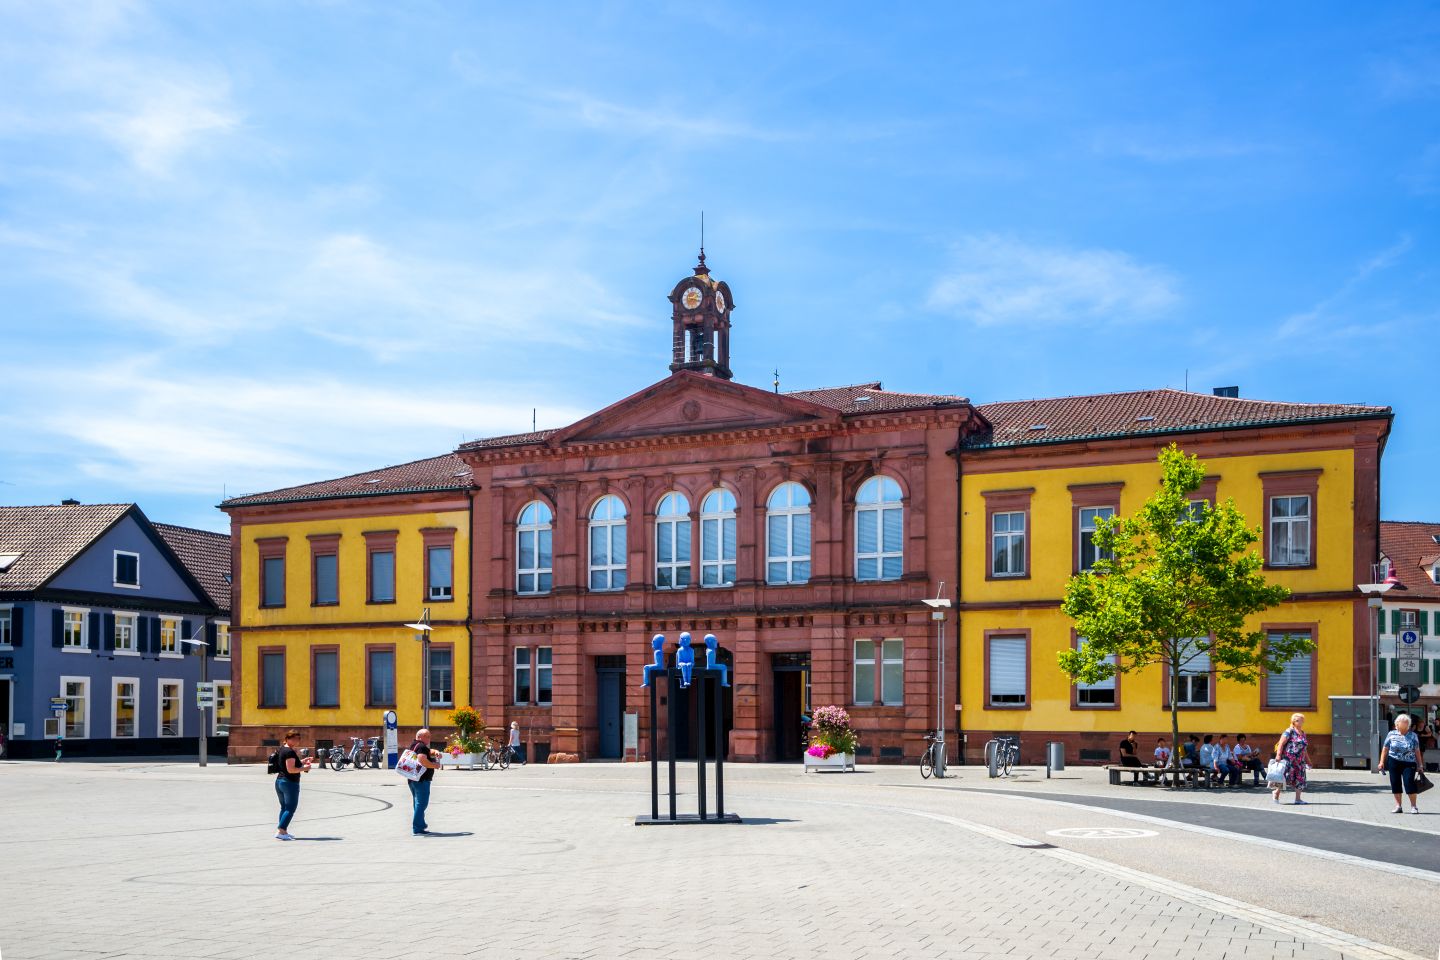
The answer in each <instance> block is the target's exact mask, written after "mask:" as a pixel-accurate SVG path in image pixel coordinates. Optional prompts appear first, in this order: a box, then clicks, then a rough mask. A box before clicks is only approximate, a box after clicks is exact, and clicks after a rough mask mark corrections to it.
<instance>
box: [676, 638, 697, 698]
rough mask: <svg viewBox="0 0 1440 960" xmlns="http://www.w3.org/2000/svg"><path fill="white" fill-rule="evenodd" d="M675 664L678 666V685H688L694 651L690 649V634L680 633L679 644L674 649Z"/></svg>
mask: <svg viewBox="0 0 1440 960" xmlns="http://www.w3.org/2000/svg"><path fill="white" fill-rule="evenodd" d="M675 666H677V667H679V668H680V686H681V687H682V688H684V687H688V686H690V672H691V671H692V670H694V669H695V651H694V650H692V649H690V634H689V633H688V632H686V633H682V634H680V646H679V648H677V649H676V651H675Z"/></svg>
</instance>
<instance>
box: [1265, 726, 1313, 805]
mask: <svg viewBox="0 0 1440 960" xmlns="http://www.w3.org/2000/svg"><path fill="white" fill-rule="evenodd" d="M1275 757H1276V759H1278V760H1281V761H1284V763H1285V784H1284V786H1285V787H1288V788H1289V789H1291V790H1294V791H1295V802H1296V804H1299V805H1301V806H1303V805H1304V804H1305V801H1304V800H1303V799H1301V797H1300V795H1301V794H1302V793H1304V792H1305V783H1306V779H1305V772H1306V771H1307V770H1309V769H1310V741H1308V740H1306V739H1305V715H1304V714H1303V713H1292V714H1291V715H1290V726H1289V727H1288V728H1287V729H1286V730H1285V732H1284V733H1282V734H1280V739H1279V740H1278V741H1277V742H1276V744H1275ZM1281 789H1283V788H1282V787H1280V786H1275V787H1273V788H1272V789H1271V791H1270V792H1271V795H1272V796H1274V798H1275V802H1276V803H1279V802H1280V791H1281Z"/></svg>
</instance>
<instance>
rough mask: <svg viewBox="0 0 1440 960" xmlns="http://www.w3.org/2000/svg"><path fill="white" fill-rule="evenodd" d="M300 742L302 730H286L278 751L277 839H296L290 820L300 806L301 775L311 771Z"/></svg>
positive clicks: (276, 779)
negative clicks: (297, 749) (292, 832)
mask: <svg viewBox="0 0 1440 960" xmlns="http://www.w3.org/2000/svg"><path fill="white" fill-rule="evenodd" d="M299 742H300V731H299V730H289V731H286V733H285V737H284V739H283V740H282V741H281V745H280V749H279V750H278V751H276V754H277V756H276V760H277V761H278V764H279V767H280V772H279V773H277V774H275V795H276V796H277V797H279V798H280V823H279V826H278V827H276V830H275V839H276V840H294V839H295V838H294V837H293V836H291V834H290V821H291V820H292V819H294V817H295V810H296V808H297V807H299V806H300V775H301V774H305V773H309V772H310V758H309V757H306V758H305V759H304V760H301V759H300V754H299V752H297V751H296V749H295V745H296V744H297V743H299Z"/></svg>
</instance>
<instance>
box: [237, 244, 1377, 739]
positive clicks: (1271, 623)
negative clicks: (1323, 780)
mask: <svg viewBox="0 0 1440 960" xmlns="http://www.w3.org/2000/svg"><path fill="white" fill-rule="evenodd" d="M669 301H670V305H671V348H672V349H671V363H670V366H669V371H668V376H666V377H664V379H661V380H659V381H658V382H656V383H654V384H652V385H651V386H648V387H646V388H645V389H643V390H640V391H639V392H638V393H635V394H633V395H631V396H629V397H626V398H625V399H623V400H620V401H618V402H617V403H615V404H613V405H611V406H609V407H607V408H605V409H603V410H600V411H599V412H597V413H594V414H592V415H591V416H588V417H586V418H584V419H582V420H580V421H579V422H576V423H573V424H570V425H569V426H566V427H564V428H561V429H556V430H543V431H537V432H532V433H525V434H518V435H513V436H505V437H495V438H490V439H485V440H478V441H474V442H470V443H466V444H464V445H462V446H461V447H460V448H459V449H457V450H454V451H451V452H448V453H445V454H442V455H440V456H437V457H433V458H429V459H427V460H422V461H416V462H414V463H409V464H401V465H399V466H394V467H386V468H382V469H377V470H371V471H366V472H364V473H361V474H356V475H354V476H351V477H343V478H338V479H334V480H326V481H321V482H318V483H311V484H306V485H302V486H299V487H291V488H286V489H283V490H275V491H270V492H267V493H261V494H253V495H249V496H245V497H238V498H234V499H231V500H227V501H226V502H225V503H224V504H222V508H223V509H224V510H226V511H227V512H228V513H229V514H230V516H231V519H232V544H233V550H234V566H235V571H236V576H235V590H236V598H237V599H236V602H235V604H234V607H235V611H234V614H233V616H234V617H235V618H236V620H237V622H236V623H235V625H234V628H233V629H234V633H235V642H236V644H237V649H238V650H239V651H240V652H239V654H238V656H237V660H236V664H237V666H236V668H235V669H236V673H237V678H236V684H237V689H238V690H239V691H240V694H239V698H238V701H237V703H236V705H235V716H234V717H233V718H232V724H231V745H232V755H233V756H234V757H235V758H237V759H253V758H255V757H258V756H260V755H261V754H262V753H263V752H265V750H266V745H267V744H268V743H269V742H271V741H273V740H274V739H275V737H276V735H277V733H278V732H279V731H280V730H281V729H282V728H284V727H291V726H295V727H300V728H302V729H303V730H304V731H305V733H306V737H307V742H308V741H312V740H313V741H315V742H319V741H322V740H334V741H337V742H343V738H344V737H346V736H349V735H351V734H356V735H358V734H361V733H364V734H373V733H374V732H375V728H376V726H377V725H378V717H379V713H380V712H381V711H383V710H386V709H395V710H396V711H397V713H399V715H400V721H401V723H402V725H404V726H406V727H414V726H417V725H418V724H419V718H420V716H421V714H422V709H423V708H424V707H425V706H426V705H428V706H429V708H430V710H431V712H432V714H433V715H434V717H435V719H433V720H432V725H434V726H437V727H443V726H444V725H445V719H444V718H445V717H446V715H447V713H448V709H449V708H453V707H454V706H455V705H457V704H471V705H474V706H476V707H477V708H479V709H480V710H481V711H482V712H483V714H484V716H485V718H486V722H487V725H488V726H489V728H490V730H491V732H492V734H493V735H496V736H498V735H500V733H501V731H502V730H503V729H504V728H506V727H508V726H509V724H510V723H511V722H512V721H517V722H518V723H519V724H520V727H521V729H522V730H523V731H524V739H525V743H526V747H527V750H528V752H529V753H530V754H531V755H532V756H543V755H547V754H549V753H552V752H566V753H576V754H579V755H580V756H581V757H583V758H602V757H619V756H620V755H621V752H622V728H623V722H622V718H623V716H624V715H625V714H626V713H636V714H639V728H640V729H641V730H645V729H647V728H648V716H647V711H648V698H646V697H642V696H640V686H639V684H640V672H641V668H642V667H643V666H644V665H645V664H646V663H648V662H650V638H651V636H652V635H653V634H656V633H663V634H665V635H666V636H667V637H668V638H669V639H670V641H671V643H672V644H673V642H674V640H675V638H676V635H677V634H678V633H679V632H681V631H690V632H691V633H693V634H694V636H695V639H696V642H697V645H698V643H699V639H700V637H701V636H702V635H703V634H705V633H714V634H715V635H716V636H717V638H718V639H719V643H720V647H721V650H720V657H721V659H722V661H723V662H725V663H727V664H729V665H730V667H731V672H732V677H733V684H732V687H731V688H730V690H729V691H728V692H727V694H726V697H725V702H724V710H723V714H724V732H723V735H724V743H725V746H726V749H727V753H728V756H729V757H730V758H731V759H733V760H741V761H747V760H748V761H764V760H788V759H798V757H799V755H800V750H801V739H800V737H801V720H802V715H803V714H805V713H806V712H807V711H809V710H810V709H813V707H815V706H818V705H823V704H829V703H836V704H842V705H844V706H846V708H847V709H848V710H849V711H850V712H851V715H852V717H853V718H854V722H855V724H856V726H857V727H858V728H859V730H860V731H861V737H862V745H861V760H862V761H867V760H868V761H898V760H900V759H902V758H913V757H916V756H918V755H919V753H920V752H921V750H922V749H923V746H924V741H923V736H924V734H925V733H926V732H927V731H928V730H932V729H933V728H934V726H935V718H936V715H937V706H938V705H937V695H938V692H939V691H938V683H937V680H938V675H937V652H938V651H937V646H936V645H937V641H938V635H937V630H936V625H935V623H934V622H933V621H932V620H931V619H930V616H929V610H928V608H926V607H925V606H924V605H923V604H922V603H921V600H922V598H925V597H933V596H935V595H936V593H937V591H941V590H942V586H941V585H942V583H943V584H944V587H943V595H944V596H946V597H947V598H949V599H950V600H951V601H952V602H953V603H954V604H955V610H954V614H953V617H952V620H951V621H950V622H949V623H948V624H947V627H948V629H947V632H946V643H947V646H948V650H947V651H946V657H945V661H946V664H947V667H946V677H945V688H946V691H947V695H946V701H947V702H946V703H945V704H944V705H943V708H941V709H942V710H943V713H944V715H945V719H946V722H947V724H948V726H949V730H950V733H949V736H948V739H950V740H951V741H952V744H953V743H955V742H956V741H958V740H959V737H958V736H957V732H959V733H962V734H963V735H964V736H965V741H964V746H963V749H964V751H965V756H966V758H967V759H972V760H973V759H974V758H975V757H976V756H978V753H979V751H980V749H981V747H982V745H983V743H984V741H985V740H986V739H988V738H989V737H990V736H991V735H992V734H994V733H996V732H1003V733H1019V734H1021V736H1022V742H1023V744H1024V746H1025V752H1026V755H1027V756H1030V755H1032V754H1034V755H1038V752H1039V750H1040V749H1041V745H1042V744H1043V742H1044V741H1046V740H1051V739H1061V740H1064V741H1066V742H1067V744H1068V745H1069V747H1070V750H1069V751H1068V752H1069V755H1070V757H1071V759H1072V760H1075V759H1100V755H1101V753H1102V752H1104V753H1108V751H1109V749H1110V747H1112V746H1113V741H1114V740H1116V739H1118V737H1119V736H1121V735H1123V732H1124V731H1125V730H1128V729H1137V730H1140V731H1142V732H1145V731H1164V730H1166V729H1168V720H1167V719H1166V713H1165V710H1166V704H1165V703H1164V702H1163V698H1164V696H1166V694H1165V693H1164V692H1163V689H1162V688H1164V687H1165V683H1164V678H1163V677H1161V676H1160V675H1159V674H1158V673H1156V674H1155V675H1154V676H1149V675H1147V674H1146V673H1144V672H1141V673H1136V674H1130V675H1127V676H1125V677H1124V678H1122V679H1120V680H1117V681H1111V682H1110V683H1108V684H1100V685H1097V686H1096V687H1093V688H1091V687H1077V686H1076V685H1073V684H1070V683H1069V682H1068V681H1067V680H1065V678H1064V677H1063V676H1062V675H1061V674H1060V673H1059V671H1058V668H1057V667H1056V664H1055V654H1056V653H1057V652H1058V651H1059V650H1061V649H1064V648H1065V647H1068V646H1069V645H1071V644H1073V643H1076V642H1081V641H1080V640H1079V638H1076V637H1075V636H1074V635H1073V631H1071V630H1070V628H1069V625H1068V622H1067V621H1065V620H1064V618H1063V616H1062V615H1061V614H1060V612H1059V603H1060V597H1061V595H1062V593H1063V588H1064V584H1065V581H1066V579H1067V578H1068V577H1069V576H1070V575H1071V574H1072V573H1074V572H1075V571H1076V570H1079V569H1083V568H1084V567H1085V566H1087V565H1088V564H1089V563H1092V562H1093V561H1094V559H1095V553H1094V549H1093V545H1092V544H1091V543H1090V541H1089V534H1090V532H1092V531H1093V527H1094V522H1095V520H1096V518H1097V517H1101V516H1105V515H1107V514H1108V513H1112V512H1117V511H1118V512H1122V513H1129V512H1132V511H1133V510H1134V509H1136V508H1137V507H1138V506H1139V504H1140V503H1141V502H1142V501H1143V500H1144V499H1145V497H1146V496H1148V495H1149V493H1150V492H1151V491H1153V489H1154V488H1155V486H1156V484H1157V483H1158V479H1159V470H1158V467H1157V465H1156V464H1155V455H1156V452H1157V451H1158V449H1159V448H1160V447H1161V446H1163V445H1165V444H1167V443H1169V442H1171V441H1178V442H1179V443H1180V444H1181V446H1182V447H1183V448H1184V449H1186V450H1187V451H1189V452H1194V453H1198V454H1200V455H1201V457H1202V459H1204V460H1205V461H1206V463H1207V466H1208V468H1209V470H1210V473H1211V476H1210V477H1209V478H1208V479H1207V483H1206V486H1205V487H1204V488H1202V490H1201V491H1199V492H1197V497H1201V498H1206V499H1209V500H1210V501H1211V502H1214V501H1215V500H1216V499H1217V498H1218V499H1220V500H1223V499H1226V498H1233V499H1234V500H1235V501H1236V503H1237V505H1238V506H1239V507H1240V508H1241V509H1242V510H1243V511H1244V512H1245V514H1246V515H1247V517H1248V518H1249V520H1250V522H1251V523H1252V524H1255V525H1259V526H1260V527H1261V528H1262V529H1263V531H1264V537H1263V541H1262V549H1263V550H1264V551H1265V559H1266V568H1267V572H1268V573H1269V574H1270V575H1271V576H1272V578H1273V579H1275V580H1276V581H1277V582H1281V583H1284V584H1286V585H1287V586H1290V587H1291V589H1292V591H1293V592H1294V595H1293V597H1292V599H1291V601H1290V602H1288V603H1286V604H1284V605H1283V607H1282V608H1281V609H1277V610H1273V611H1270V612H1269V613H1267V614H1266V615H1265V620H1264V622H1263V623H1257V624H1256V625H1257V626H1260V627H1262V628H1264V629H1275V630H1286V631H1289V632H1294V631H1296V630H1305V631H1308V632H1310V633H1311V635H1312V636H1313V637H1314V639H1315V640H1316V643H1317V651H1316V652H1315V654H1313V655H1312V656H1311V657H1309V658H1308V659H1306V660H1305V661H1304V662H1302V663H1297V664H1295V665H1294V667H1293V669H1292V670H1287V671H1286V673H1285V674H1284V675H1283V676H1280V675H1277V676H1275V677H1269V678H1265V679H1263V680H1262V681H1261V683H1260V684H1259V686H1258V687H1244V686H1241V685H1238V684H1228V683H1225V682H1223V681H1218V682H1217V679H1216V677H1215V676H1214V674H1213V671H1211V670H1210V669H1209V668H1208V667H1206V666H1205V665H1204V664H1203V662H1202V663H1200V665H1199V666H1198V667H1195V668H1194V675H1193V676H1187V677H1186V678H1185V681H1184V683H1183V684H1182V697H1184V698H1186V699H1185V701H1184V702H1183V703H1182V706H1184V707H1185V708H1186V710H1187V711H1194V712H1195V718H1194V719H1193V721H1192V719H1191V718H1190V717H1187V718H1186V720H1185V721H1184V723H1185V725H1186V727H1187V728H1190V729H1203V730H1205V731H1209V730H1216V731H1220V730H1224V731H1227V732H1232V733H1233V732H1248V733H1269V732H1273V731H1277V730H1279V729H1280V728H1281V727H1283V726H1284V723H1283V722H1281V720H1280V719H1279V718H1278V714H1279V713H1281V712H1283V713H1285V714H1286V715H1287V717H1288V713H1289V712H1290V711H1291V710H1293V709H1299V710H1304V711H1309V712H1311V713H1313V714H1314V717H1313V721H1312V726H1311V727H1310V730H1311V732H1312V741H1313V742H1316V743H1318V744H1319V745H1320V751H1319V752H1320V755H1321V756H1320V762H1325V760H1326V757H1325V754H1326V753H1327V752H1328V747H1327V746H1325V744H1327V743H1328V731H1329V712H1328V703H1327V700H1326V698H1327V697H1328V696H1329V695H1330V694H1337V695H1339V694H1346V695H1348V694H1352V693H1362V692H1368V690H1369V689H1370V686H1369V685H1370V684H1372V683H1373V679H1374V678H1373V675H1372V672H1371V671H1372V670H1373V664H1372V663H1371V662H1370V661H1369V660H1368V659H1367V657H1366V656H1362V655H1360V654H1361V650H1362V646H1360V645H1357V644H1359V642H1360V640H1361V639H1364V640H1365V645H1364V646H1363V649H1364V650H1368V637H1367V634H1366V622H1367V621H1366V620H1365V613H1364V610H1365V607H1364V599H1363V597H1360V596H1359V595H1358V594H1357V593H1356V591H1355V590H1354V584H1356V583H1358V582H1362V581H1363V580H1364V579H1365V576H1368V572H1369V569H1370V564H1371V563H1372V562H1373V560H1374V557H1375V555H1376V549H1377V546H1376V538H1377V535H1378V534H1377V531H1378V500H1379V494H1378V491H1379V462H1380V455H1381V453H1382V451H1383V446H1384V441H1385V437H1386V435H1387V433H1388V430H1389V425H1390V419H1391V413H1390V410H1389V408H1385V407H1366V406H1355V405H1340V404H1295V403H1277V402H1268V401H1259V400H1251V399H1248V398H1241V397H1238V396H1234V395H1230V396H1214V395H1210V394H1197V393H1189V392H1184V391H1177V390H1143V391H1133V392H1126V393H1114V394H1104V395H1097V396H1091V397H1069V398H1060V399H1055V400H1036V401H1007V402H1000V403H991V404H973V403H971V402H970V400H968V399H966V398H965V397H963V396H958V395H935V394H924V393H905V392H897V391H893V390H885V389H882V387H881V385H880V384H879V383H859V384H855V385H852V386H845V387H836V388H831V389H818V390H805V391H799V392H789V393H779V392H777V391H775V390H767V389H762V388H756V387H751V386H746V385H743V384H739V383H736V382H734V380H733V379H732V375H731V368H730V345H731V336H732V327H731V317H732V312H733V311H734V310H735V309H736V304H735V301H734V298H733V296H732V294H731V291H730V288H729V286H728V285H727V284H726V283H725V282H723V281H717V280H716V279H715V278H714V277H712V276H711V274H710V271H709V268H708V267H707V266H706V264H705V262H704V257H703V255H702V257H701V260H700V263H699V264H698V265H697V266H696V267H695V269H694V271H693V272H692V274H691V275H689V276H686V277H684V278H683V279H681V280H680V281H679V282H678V283H677V284H676V285H675V286H674V288H673V289H672V290H671V292H670V294H669ZM742 329H743V326H742ZM1362 573H1363V574H1364V575H1363V576H1362V575H1361V574H1362ZM426 607H428V608H429V609H430V611H431V618H432V619H431V622H432V625H433V627H434V632H433V633H432V638H433V640H434V643H432V645H431V663H430V664H429V666H428V669H427V667H426V665H425V664H423V663H422V661H421V654H420V645H419V644H417V643H415V642H414V641H413V639H412V636H411V633H412V631H410V630H409V629H407V628H406V627H405V624H406V623H408V622H413V621H414V619H415V618H416V617H417V616H418V615H419V614H420V612H421V610H422V609H423V608H426ZM661 709H662V710H663V709H668V707H664V706H662V708H661ZM677 721H678V726H677V729H678V731H679V733H678V736H679V738H680V740H681V743H680V744H679V746H680V747H681V749H682V750H684V751H686V752H690V751H693V750H695V749H697V748H698V747H699V746H700V745H698V744H696V743H695V742H694V740H695V734H694V725H693V724H692V723H690V718H688V717H685V716H680V717H677ZM662 727H663V724H662ZM640 749H641V754H642V756H643V755H645V751H646V750H647V749H648V746H647V745H646V744H644V743H643V742H642V744H641V748H640ZM959 749H960V748H958V747H952V756H954V755H956V754H957V753H958V750H959Z"/></svg>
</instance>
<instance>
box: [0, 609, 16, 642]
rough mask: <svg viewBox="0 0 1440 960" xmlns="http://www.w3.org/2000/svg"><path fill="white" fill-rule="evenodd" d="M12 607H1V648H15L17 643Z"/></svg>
mask: <svg viewBox="0 0 1440 960" xmlns="http://www.w3.org/2000/svg"><path fill="white" fill-rule="evenodd" d="M11 609H12V608H10V607H0V647H9V646H13V645H14V643H15V634H14V630H15V620H14V614H13V613H11Z"/></svg>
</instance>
